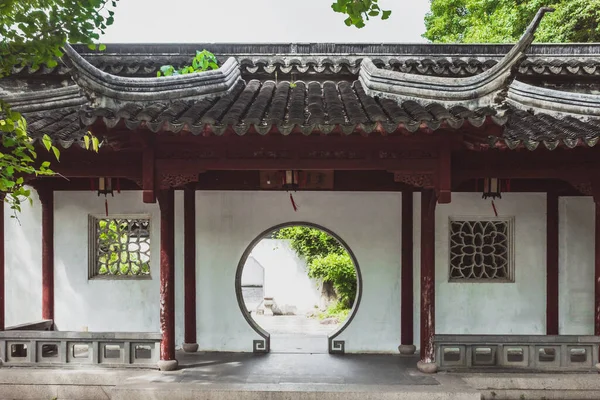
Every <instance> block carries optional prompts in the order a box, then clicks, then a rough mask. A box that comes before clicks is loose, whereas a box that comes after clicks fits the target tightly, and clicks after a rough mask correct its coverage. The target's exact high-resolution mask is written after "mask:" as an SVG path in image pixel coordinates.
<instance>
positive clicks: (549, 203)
mask: <svg viewBox="0 0 600 400" xmlns="http://www.w3.org/2000/svg"><path fill="white" fill-rule="evenodd" d="M546 335H558V194H556V193H554V192H548V193H547V194H546Z"/></svg>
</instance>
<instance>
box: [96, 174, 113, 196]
mask: <svg viewBox="0 0 600 400" xmlns="http://www.w3.org/2000/svg"><path fill="white" fill-rule="evenodd" d="M101 194H103V195H104V196H106V195H109V194H110V195H111V196H113V197H114V196H115V194H114V192H113V184H112V178H103V177H102V178H98V196H100V195H101Z"/></svg>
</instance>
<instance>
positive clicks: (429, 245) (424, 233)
mask: <svg viewBox="0 0 600 400" xmlns="http://www.w3.org/2000/svg"><path fill="white" fill-rule="evenodd" d="M436 203H437V198H436V195H435V192H434V190H432V189H423V191H422V192H421V360H420V361H419V363H418V364H417V368H419V370H421V371H422V372H435V371H436V370H437V367H436V365H435V363H434V348H433V335H434V334H435V205H436Z"/></svg>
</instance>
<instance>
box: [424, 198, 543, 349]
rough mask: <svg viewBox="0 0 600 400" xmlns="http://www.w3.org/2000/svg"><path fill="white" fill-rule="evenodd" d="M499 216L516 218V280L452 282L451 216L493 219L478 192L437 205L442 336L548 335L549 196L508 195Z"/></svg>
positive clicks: (499, 205)
mask: <svg viewBox="0 0 600 400" xmlns="http://www.w3.org/2000/svg"><path fill="white" fill-rule="evenodd" d="M414 200H415V224H414V233H415V236H414V252H415V267H416V268H415V277H414V289H415V329H414V332H415V342H417V343H416V345H417V346H418V345H419V343H418V341H419V314H420V313H419V311H420V308H419V307H420V304H419V301H420V300H419V299H420V268H419V267H420V208H421V207H420V195H419V194H416V195H415V198H414ZM495 204H496V207H497V210H498V216H500V217H514V224H515V225H514V232H515V240H514V243H515V247H514V252H515V258H514V260H515V261H514V262H515V282H514V283H456V282H448V273H449V269H448V260H449V249H448V242H449V238H448V221H449V218H450V217H468V216H474V217H486V216H487V217H493V216H494V212H493V209H492V206H491V202H490V200H483V199H482V198H481V194H479V193H452V203H450V204H438V206H437V207H436V218H435V223H436V229H435V230H436V238H435V245H436V252H435V263H436V266H435V273H436V276H435V291H436V293H435V306H436V307H435V317H436V318H435V320H436V333H439V334H451V333H455V334H511V333H512V334H544V333H545V324H546V196H545V194H537V193H504V194H503V195H502V199H497V200H495Z"/></svg>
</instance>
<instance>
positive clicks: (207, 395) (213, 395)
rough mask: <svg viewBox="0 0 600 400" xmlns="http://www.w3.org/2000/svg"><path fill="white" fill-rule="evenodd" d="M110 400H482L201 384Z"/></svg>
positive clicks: (141, 387)
mask: <svg viewBox="0 0 600 400" xmlns="http://www.w3.org/2000/svg"><path fill="white" fill-rule="evenodd" d="M110 399H111V400H138V399H139V400H148V399H172V400H192V399H194V400H197V399H200V400H480V399H481V394H480V393H479V392H478V391H476V390H472V389H469V388H467V387H464V386H461V387H447V386H445V385H443V386H441V385H422V386H414V385H412V386H408V385H387V386H386V385H348V384H343V385H342V384H340V385H333V384H318V385H316V384H296V383H294V384H281V383H280V384H202V383H182V382H179V383H149V384H148V383H146V384H124V385H118V386H115V387H113V388H112V389H111V391H110Z"/></svg>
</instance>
